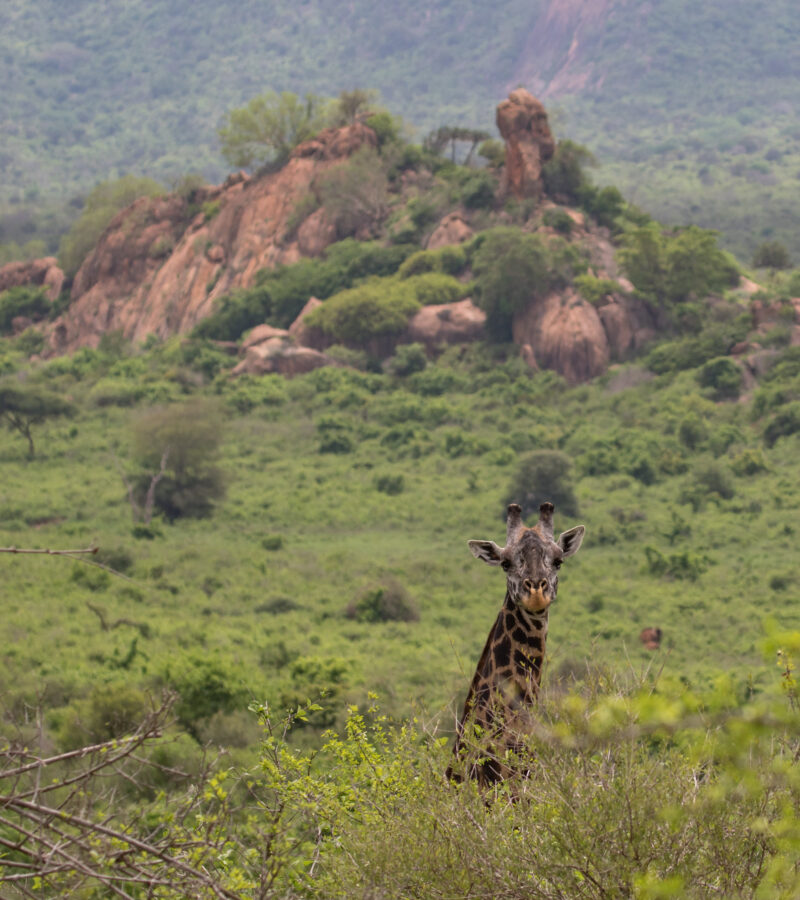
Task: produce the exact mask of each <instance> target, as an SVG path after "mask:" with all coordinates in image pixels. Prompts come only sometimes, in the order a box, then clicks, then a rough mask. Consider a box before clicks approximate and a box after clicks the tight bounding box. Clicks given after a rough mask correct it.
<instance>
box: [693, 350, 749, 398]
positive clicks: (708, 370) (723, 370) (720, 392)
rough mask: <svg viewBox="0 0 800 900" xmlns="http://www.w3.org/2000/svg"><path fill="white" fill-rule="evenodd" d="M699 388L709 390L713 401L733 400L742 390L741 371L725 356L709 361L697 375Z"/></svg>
mask: <svg viewBox="0 0 800 900" xmlns="http://www.w3.org/2000/svg"><path fill="white" fill-rule="evenodd" d="M697 383H698V384H699V385H700V387H704V388H710V389H711V395H712V397H713V398H714V399H715V400H735V399H736V398H737V397H738V396H739V391H740V390H741V388H742V370H741V369H740V368H739V366H737V365H736V363H735V362H734V361H733V360H732V359H730V358H729V357H727V356H720V357H717V359H712V360H709V361H708V362H707V363H706V364H705V365H704V366H703V367H702V369H700V371H699V372H698V373H697Z"/></svg>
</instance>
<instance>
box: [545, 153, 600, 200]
mask: <svg viewBox="0 0 800 900" xmlns="http://www.w3.org/2000/svg"><path fill="white" fill-rule="evenodd" d="M593 163H594V157H593V156H592V154H591V153H590V151H589V150H587V149H586V147H582V146H581V145H580V144H576V143H575V142H574V141H570V140H563V141H559V142H558V145H557V146H556V151H555V153H554V154H553V157H552V159H550V160H548V162H546V163H545V164H544V165H543V166H542V181H543V182H544V188H545V191H547V193H548V194H549V195H550V196H551V197H554V198H556V199H560V200H563V201H565V202H566V203H577V202H578V201H579V199H580V197H581V193H582V191H583V189H584V188H585V186H586V184H587V178H586V175H585V174H584V171H583V170H584V167H585V166H587V165H591V164H593Z"/></svg>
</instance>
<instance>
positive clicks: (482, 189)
mask: <svg viewBox="0 0 800 900" xmlns="http://www.w3.org/2000/svg"><path fill="white" fill-rule="evenodd" d="M496 190H497V180H496V178H495V177H494V176H492V174H491V173H490V172H487V171H486V170H485V169H484V170H480V171H478V172H476V173H475V174H474V175H470V177H469V178H467V180H466V181H465V182H464V186H463V187H462V188H461V202H462V203H463V204H464V206H465V207H466V208H467V209H489V208H490V207H492V206H493V205H494V200H495V191H496Z"/></svg>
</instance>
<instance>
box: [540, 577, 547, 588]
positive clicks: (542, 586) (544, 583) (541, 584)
mask: <svg viewBox="0 0 800 900" xmlns="http://www.w3.org/2000/svg"><path fill="white" fill-rule="evenodd" d="M539 587H540V588H541V590H544V589H545V588H546V587H547V579H546V578H543V579H542V580H541V581H540V582H539Z"/></svg>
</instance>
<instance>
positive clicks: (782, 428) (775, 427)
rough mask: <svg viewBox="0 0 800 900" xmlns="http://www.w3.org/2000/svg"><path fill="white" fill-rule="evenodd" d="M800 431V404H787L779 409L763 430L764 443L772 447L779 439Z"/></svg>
mask: <svg viewBox="0 0 800 900" xmlns="http://www.w3.org/2000/svg"><path fill="white" fill-rule="evenodd" d="M798 431H800V403H798V402H795V403H789V404H788V405H787V406H785V407H784V408H783V409H781V410H780V411H779V412H778V413H777V414H776V415H775V417H774V418H773V419H772V420H771V421H770V422H769V424H768V425H767V427H766V428H765V429H764V443H765V444H766V445H767V446H768V447H774V446H775V443H776V442H777V440H778V439H779V438H782V437H786V436H788V435H790V434H797V432H798Z"/></svg>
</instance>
